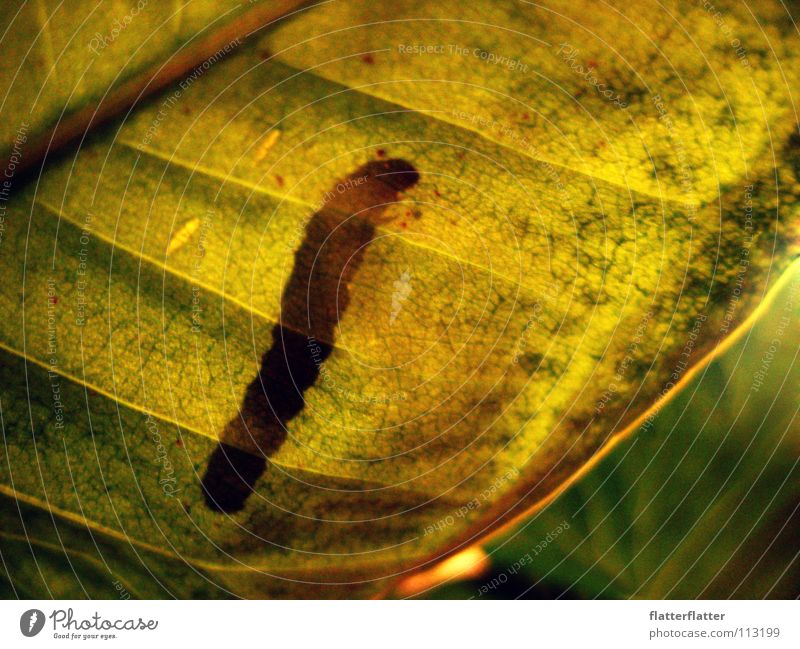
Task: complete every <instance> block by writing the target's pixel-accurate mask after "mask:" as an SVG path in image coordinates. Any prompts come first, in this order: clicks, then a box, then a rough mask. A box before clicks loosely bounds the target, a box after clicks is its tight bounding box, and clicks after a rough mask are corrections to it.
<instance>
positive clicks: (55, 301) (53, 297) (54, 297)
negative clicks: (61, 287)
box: [49, 295, 58, 305]
mask: <svg viewBox="0 0 800 649" xmlns="http://www.w3.org/2000/svg"><path fill="white" fill-rule="evenodd" d="M49 300H50V304H53V305H56V304H58V298H57V297H56V296H55V295H53V296H52V297H50V298H49Z"/></svg>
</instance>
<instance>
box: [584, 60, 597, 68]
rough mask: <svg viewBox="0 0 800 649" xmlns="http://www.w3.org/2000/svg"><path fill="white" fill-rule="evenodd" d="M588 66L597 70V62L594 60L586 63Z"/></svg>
mask: <svg viewBox="0 0 800 649" xmlns="http://www.w3.org/2000/svg"><path fill="white" fill-rule="evenodd" d="M586 65H588V66H589V67H590V68H596V67H597V61H595V60H594V59H589V60H588V61H586Z"/></svg>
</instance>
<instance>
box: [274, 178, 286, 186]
mask: <svg viewBox="0 0 800 649" xmlns="http://www.w3.org/2000/svg"><path fill="white" fill-rule="evenodd" d="M275 182H276V183H278V187H283V186H284V185H285V184H286V181H285V180H284V179H283V176H275Z"/></svg>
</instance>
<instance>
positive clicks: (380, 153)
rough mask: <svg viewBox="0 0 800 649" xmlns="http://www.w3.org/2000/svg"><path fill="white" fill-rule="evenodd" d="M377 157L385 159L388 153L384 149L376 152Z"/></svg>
mask: <svg viewBox="0 0 800 649" xmlns="http://www.w3.org/2000/svg"><path fill="white" fill-rule="evenodd" d="M375 155H377V156H378V157H379V158H385V157H386V151H385V150H384V149H378V150H377V151H376V152H375Z"/></svg>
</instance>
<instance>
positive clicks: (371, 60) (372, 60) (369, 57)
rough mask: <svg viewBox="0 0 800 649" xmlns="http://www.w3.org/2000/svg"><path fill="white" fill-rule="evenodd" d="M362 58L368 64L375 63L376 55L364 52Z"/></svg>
mask: <svg viewBox="0 0 800 649" xmlns="http://www.w3.org/2000/svg"><path fill="white" fill-rule="evenodd" d="M361 60H362V61H364V63H366V64H367V65H372V64H373V63H375V57H374V56H372V54H364V56H362V57H361Z"/></svg>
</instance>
